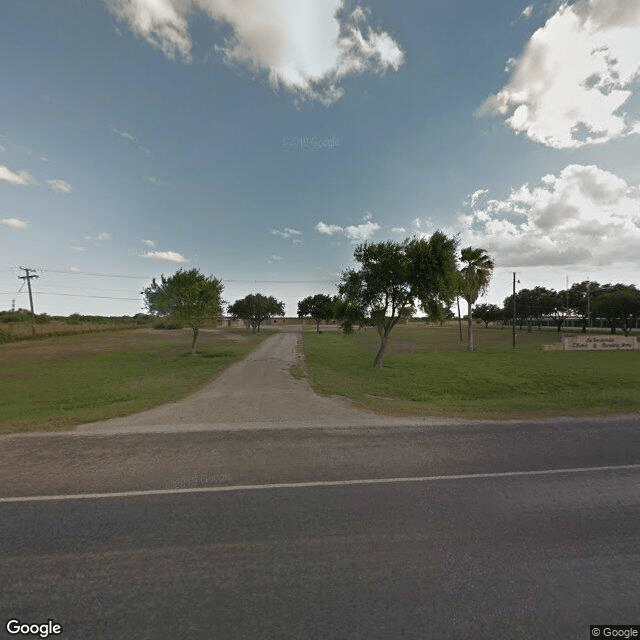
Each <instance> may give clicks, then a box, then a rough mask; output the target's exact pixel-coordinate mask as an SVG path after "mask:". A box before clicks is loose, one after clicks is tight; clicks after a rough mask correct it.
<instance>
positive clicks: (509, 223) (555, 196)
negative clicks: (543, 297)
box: [462, 165, 640, 267]
mask: <svg viewBox="0 0 640 640" xmlns="http://www.w3.org/2000/svg"><path fill="white" fill-rule="evenodd" d="M485 200H486V201H485ZM468 204H470V200H469V201H468ZM462 222H463V224H464V225H465V226H466V227H467V228H466V231H465V232H464V233H463V242H464V243H465V244H471V245H473V246H481V247H483V248H485V249H487V250H488V251H489V253H491V254H492V255H493V257H494V259H495V260H496V264H497V265H499V266H508V267H522V266H554V265H555V266H569V265H588V266H591V267H597V266H605V265H606V266H610V265H614V264H629V263H631V264H634V265H640V252H639V251H638V246H640V185H638V186H630V185H628V184H627V182H626V181H625V180H623V179H622V178H620V177H619V176H616V175H615V174H613V173H610V172H608V171H605V170H603V169H600V168H599V167H597V166H594V165H588V166H585V165H569V166H567V167H565V168H564V169H563V170H562V171H561V172H560V173H559V175H557V176H555V175H547V176H543V177H542V178H541V180H540V184H539V185H538V186H535V187H530V186H529V185H527V184H525V185H522V186H521V187H519V188H516V189H512V190H511V194H510V195H509V197H508V198H506V199H505V200H495V199H485V198H483V203H482V204H481V203H480V201H479V200H476V205H475V206H473V207H471V212H470V213H469V214H468V215H465V216H463V218H462Z"/></svg>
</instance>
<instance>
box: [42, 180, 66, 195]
mask: <svg viewBox="0 0 640 640" xmlns="http://www.w3.org/2000/svg"><path fill="white" fill-rule="evenodd" d="M45 182H46V183H47V184H48V185H49V187H50V188H51V189H52V190H53V191H57V192H58V193H71V191H72V189H71V185H70V184H69V183H68V182H65V181H64V180H45Z"/></svg>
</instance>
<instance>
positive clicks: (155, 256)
mask: <svg viewBox="0 0 640 640" xmlns="http://www.w3.org/2000/svg"><path fill="white" fill-rule="evenodd" d="M142 257H143V258H148V259H149V260H163V261H166V262H178V263H181V264H185V263H187V262H191V261H190V260H188V259H187V258H185V257H184V256H183V255H182V254H180V253H178V252H177V251H147V253H145V254H144V255H143V256H142Z"/></svg>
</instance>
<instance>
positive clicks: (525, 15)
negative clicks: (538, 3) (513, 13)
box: [520, 4, 533, 20]
mask: <svg viewBox="0 0 640 640" xmlns="http://www.w3.org/2000/svg"><path fill="white" fill-rule="evenodd" d="M520 15H521V16H522V17H523V18H524V19H525V20H528V19H529V18H530V17H531V16H532V15H533V5H532V4H530V5H529V6H527V7H525V8H524V9H523V10H522V13H521V14H520Z"/></svg>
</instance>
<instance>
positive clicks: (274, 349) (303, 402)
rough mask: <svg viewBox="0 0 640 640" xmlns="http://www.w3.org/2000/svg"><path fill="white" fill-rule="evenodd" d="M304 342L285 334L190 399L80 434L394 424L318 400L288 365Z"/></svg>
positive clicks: (269, 340)
mask: <svg viewBox="0 0 640 640" xmlns="http://www.w3.org/2000/svg"><path fill="white" fill-rule="evenodd" d="M300 341H301V335H300V333H299V332H295V333H294V332H285V331H282V332H280V333H278V334H276V335H274V336H271V337H270V338H267V340H265V341H264V343H263V344H262V345H261V346H260V348H259V349H257V350H256V351H254V352H253V353H252V354H251V355H249V356H248V357H247V358H245V359H244V360H243V361H242V362H238V363H236V364H234V365H232V366H231V367H229V369H227V370H226V371H225V372H224V373H223V374H222V375H221V376H219V377H218V378H217V379H216V380H215V381H214V382H212V383H211V384H210V385H208V386H207V387H205V388H204V389H202V390H201V391H199V392H197V393H195V394H194V395H192V396H189V397H188V398H184V399H183V400H180V401H178V402H172V403H170V404H166V405H163V406H160V407H157V408H155V409H151V410H149V411H144V412H141V413H137V414H134V415H132V416H127V417H124V418H114V419H112V420H105V421H101V422H92V423H89V424H85V425H81V426H79V427H77V428H76V430H75V431H76V433H140V432H163V431H185V430H188V431H195V430H211V429H221V430H228V429H256V428H260V427H264V428H274V427H276V428H283V427H292V428H300V427H313V426H345V427H353V426H376V425H386V424H388V423H389V419H388V418H383V417H380V416H377V415H375V414H373V413H367V412H362V411H356V410H355V409H352V408H350V407H349V404H348V402H347V401H344V400H340V399H333V398H322V397H320V396H317V395H316V394H315V393H314V392H313V391H312V390H311V388H310V387H309V384H308V383H307V381H306V380H296V379H294V378H293V377H292V376H291V374H290V373H289V367H290V366H291V365H292V364H294V362H295V361H296V358H297V357H299V355H298V351H299V350H298V349H297V347H298V345H299V343H300ZM393 422H394V423H395V422H398V420H397V419H394V420H393ZM410 422H411V423H412V424H416V422H422V421H421V420H416V419H413V420H411V421H410Z"/></svg>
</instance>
